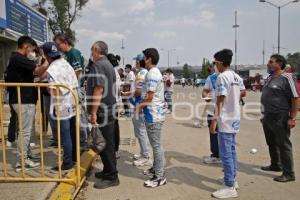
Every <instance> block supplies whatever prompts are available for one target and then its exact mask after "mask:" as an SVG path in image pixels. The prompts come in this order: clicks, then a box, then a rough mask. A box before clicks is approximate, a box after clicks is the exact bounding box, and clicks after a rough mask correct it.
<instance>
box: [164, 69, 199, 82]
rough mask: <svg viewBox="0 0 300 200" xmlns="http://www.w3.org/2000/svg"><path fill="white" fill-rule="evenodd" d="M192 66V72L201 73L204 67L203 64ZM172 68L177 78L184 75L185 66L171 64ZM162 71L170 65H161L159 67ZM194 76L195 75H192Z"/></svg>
mask: <svg viewBox="0 0 300 200" xmlns="http://www.w3.org/2000/svg"><path fill="white" fill-rule="evenodd" d="M190 67H191V68H190V69H191V72H192V74H193V75H194V74H199V73H200V72H201V69H202V67H201V66H190ZM170 68H171V69H172V71H173V73H174V76H175V78H176V79H179V78H181V77H182V75H183V66H172V67H171V66H170ZM159 69H160V71H161V72H162V73H163V72H165V71H166V69H168V67H160V68H159ZM191 78H193V77H191Z"/></svg>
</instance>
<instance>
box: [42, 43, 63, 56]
mask: <svg viewBox="0 0 300 200" xmlns="http://www.w3.org/2000/svg"><path fill="white" fill-rule="evenodd" d="M42 48H43V51H44V53H45V54H46V55H47V56H49V57H50V58H55V57H58V56H61V53H60V51H59V50H58V48H57V46H56V44H55V43H54V42H46V43H45V44H43V46H42Z"/></svg>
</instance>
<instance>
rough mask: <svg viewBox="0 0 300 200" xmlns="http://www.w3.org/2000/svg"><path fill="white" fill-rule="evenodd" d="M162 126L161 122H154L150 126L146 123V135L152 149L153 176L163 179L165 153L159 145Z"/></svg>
mask: <svg viewBox="0 0 300 200" xmlns="http://www.w3.org/2000/svg"><path fill="white" fill-rule="evenodd" d="M162 126H163V123H162V122H155V123H152V124H148V123H146V128H147V133H148V137H149V141H150V144H151V147H152V149H153V158H154V163H153V168H154V171H155V175H156V176H157V177H158V178H162V177H164V173H165V169H164V168H165V162H166V161H165V153H164V150H163V148H162V145H161V140H160V138H161V128H162Z"/></svg>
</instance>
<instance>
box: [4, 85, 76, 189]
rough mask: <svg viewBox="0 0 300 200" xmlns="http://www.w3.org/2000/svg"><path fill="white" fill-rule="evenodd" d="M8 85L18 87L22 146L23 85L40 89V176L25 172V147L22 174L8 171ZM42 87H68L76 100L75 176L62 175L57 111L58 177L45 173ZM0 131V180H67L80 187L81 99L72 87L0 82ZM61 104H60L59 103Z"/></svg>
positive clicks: (22, 140)
mask: <svg viewBox="0 0 300 200" xmlns="http://www.w3.org/2000/svg"><path fill="white" fill-rule="evenodd" d="M8 87H15V88H16V89H17V95H18V111H19V112H18V127H19V136H18V137H21V138H20V143H21V145H20V146H21V147H23V146H24V145H23V143H24V138H23V130H22V117H23V116H22V112H20V111H21V110H22V104H21V87H35V88H37V91H38V94H37V95H38V101H37V102H38V105H37V109H38V110H39V111H40V112H39V124H40V127H39V128H40V130H39V137H40V157H41V165H40V176H37V177H32V176H28V175H27V174H26V173H25V172H26V170H25V160H24V148H20V149H21V166H22V170H21V176H12V175H10V174H9V173H8V168H7V149H6V144H5V136H4V127H3V119H4V109H3V94H2V93H3V89H4V88H8ZM41 88H55V89H56V91H59V89H60V88H64V89H67V90H68V91H69V92H71V94H72V96H73V98H74V100H75V108H76V159H77V162H76V165H75V166H76V167H75V174H76V176H75V178H69V177H63V175H62V169H61V164H62V155H61V154H62V151H61V132H60V131H61V130H60V114H59V113H57V140H58V177H55V178H53V177H49V176H46V174H45V157H44V152H45V151H44V144H43V124H44V123H43V118H44V116H43V115H42V113H41V108H42V107H41V106H42V105H41ZM59 98H60V95H59V92H58V93H57V96H56V99H57V100H58V101H59ZM0 102H1V104H0V131H1V143H2V158H3V176H1V175H0V182H16V181H23V182H29V181H30V182H65V183H70V184H74V185H75V186H76V187H79V186H80V184H81V175H80V170H81V168H80V135H79V123H80V120H79V116H80V110H79V101H78V96H77V93H76V92H74V90H73V89H72V88H69V87H68V86H66V85H62V84H49V83H3V82H0ZM58 106H59V104H58Z"/></svg>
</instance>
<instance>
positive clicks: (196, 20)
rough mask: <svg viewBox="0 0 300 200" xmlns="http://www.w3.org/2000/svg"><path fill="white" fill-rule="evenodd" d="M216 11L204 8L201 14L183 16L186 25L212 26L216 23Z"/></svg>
mask: <svg viewBox="0 0 300 200" xmlns="http://www.w3.org/2000/svg"><path fill="white" fill-rule="evenodd" d="M214 18H215V13H214V12H212V11H209V10H203V11H201V12H200V13H199V14H197V15H194V16H185V17H183V23H184V24H186V25H193V26H202V27H207V28H211V27H213V26H214V25H215V23H214V21H213V20H214Z"/></svg>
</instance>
